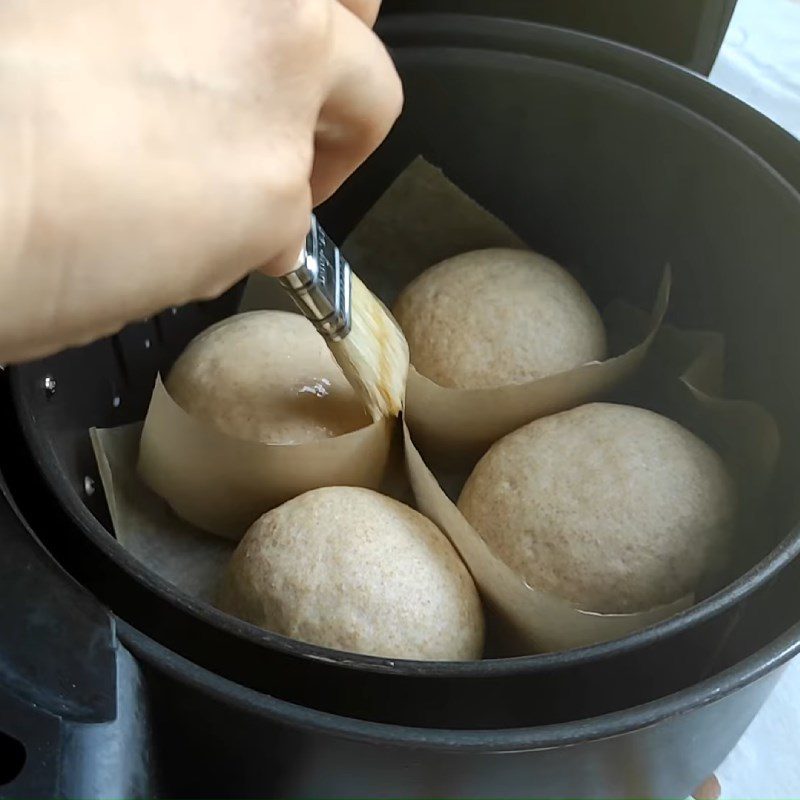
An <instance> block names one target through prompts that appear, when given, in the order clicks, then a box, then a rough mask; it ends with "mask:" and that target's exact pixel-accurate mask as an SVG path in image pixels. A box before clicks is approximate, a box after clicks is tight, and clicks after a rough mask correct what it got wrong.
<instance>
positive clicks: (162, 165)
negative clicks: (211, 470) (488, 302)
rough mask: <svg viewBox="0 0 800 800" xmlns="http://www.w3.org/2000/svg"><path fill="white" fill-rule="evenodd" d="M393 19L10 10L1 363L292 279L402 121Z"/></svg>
mask: <svg viewBox="0 0 800 800" xmlns="http://www.w3.org/2000/svg"><path fill="white" fill-rule="evenodd" d="M378 5H379V0H346V1H345V0H342V1H341V2H336V0H267V1H265V0H158V2H154V3H145V2H141V0H117V2H114V3H107V2H105V1H104V0H60V2H58V3H51V2H47V1H46V0H7V2H5V3H3V4H2V7H0V114H2V119H3V124H2V126H0V363H3V362H12V361H18V360H24V359H29V358H34V357H37V356H41V355H43V354H46V353H48V352H52V351H55V350H57V349H60V348H62V347H65V346H68V345H77V344H81V343H84V342H86V341H89V340H91V339H94V338H97V337H99V336H102V335H105V334H108V333H111V332H113V331H115V330H118V329H119V328H120V327H122V326H123V325H124V324H125V323H127V322H129V321H132V320H134V319H140V318H143V317H146V316H148V315H150V314H152V313H154V312H156V311H159V310H161V309H163V308H166V307H168V306H173V305H180V304H182V303H185V302H188V301H191V300H197V299H203V298H210V297H213V296H216V295H218V294H220V293H221V292H223V291H224V290H225V289H227V288H228V287H229V286H231V285H232V284H233V283H234V282H236V281H237V280H238V279H239V278H241V277H242V276H244V275H245V274H247V273H248V272H249V271H251V270H253V269H255V268H256V267H259V266H261V267H263V268H264V269H265V270H266V271H268V272H270V273H271V274H281V273H282V272H285V271H287V270H288V269H290V268H291V266H292V264H293V263H294V261H295V259H296V257H297V253H298V252H299V250H300V246H301V243H302V241H303V239H304V236H305V233H306V230H307V226H308V222H309V214H310V211H311V208H312V205H315V204H317V203H319V202H321V201H322V200H324V199H325V198H327V197H328V196H329V195H330V194H331V193H332V192H333V191H335V190H336V188H338V186H339V185H340V184H341V183H342V182H343V181H344V180H345V179H346V178H347V176H348V175H349V174H350V173H351V172H352V171H353V170H354V169H355V168H356V167H357V166H358V165H359V164H360V163H361V162H362V161H363V160H364V159H365V158H366V157H367V156H368V155H369V154H370V153H371V152H372V150H373V149H374V148H375V147H376V146H377V145H378V144H379V143H380V142H381V141H382V139H383V138H384V136H385V135H386V133H387V132H388V130H389V128H390V127H391V125H392V124H393V122H394V120H395V118H396V116H397V114H398V113H399V109H400V106H401V103H402V93H401V88H400V84H399V79H398V78H397V75H396V73H395V71H394V67H393V65H392V64H391V61H390V59H389V57H388V55H387V53H386V51H385V50H384V48H383V46H382V45H381V44H380V42H379V41H378V39H377V38H376V37H375V36H374V34H373V33H372V31H371V30H370V27H369V26H370V25H371V24H372V23H373V22H374V17H375V15H376V14H377V9H378ZM264 265H266V266H264Z"/></svg>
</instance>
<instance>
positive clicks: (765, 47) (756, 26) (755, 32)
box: [711, 0, 800, 800]
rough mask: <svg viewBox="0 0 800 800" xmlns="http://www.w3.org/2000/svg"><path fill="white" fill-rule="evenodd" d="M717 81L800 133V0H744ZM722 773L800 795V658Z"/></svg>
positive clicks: (732, 780) (725, 788)
mask: <svg viewBox="0 0 800 800" xmlns="http://www.w3.org/2000/svg"><path fill="white" fill-rule="evenodd" d="M711 80H712V82H714V83H715V84H717V85H718V86H720V87H721V88H723V89H725V90H726V91H728V92H730V93H731V94H735V95H736V96H737V97H739V98H740V99H742V100H744V101H745V102H747V103H749V104H750V105H752V106H755V107H756V108H757V109H758V110H759V111H761V112H762V113H763V114H765V115H766V116H768V117H770V118H771V119H773V120H774V121H775V122H777V123H778V124H780V125H782V126H783V127H784V128H786V129H787V130H789V131H790V132H792V133H794V135H795V136H797V137H798V138H800V0H738V3H737V7H736V11H735V12H734V16H733V19H732V20H731V25H730V28H729V29H728V33H727V35H726V37H725V41H724V42H723V45H722V49H721V50H720V54H719V57H718V58H717V63H716V64H715V65H714V69H713V71H712V72H711ZM798 258H800V253H798ZM717 777H718V778H719V781H720V783H721V785H722V797H723V798H728V799H729V800H745V799H746V798H762V799H763V800H784V798H800V659H795V661H794V662H792V663H791V664H789V666H788V668H787V670H786V672H785V674H784V675H783V677H782V678H781V681H780V683H779V684H778V687H777V688H776V689H775V692H774V693H773V694H772V696H771V697H770V698H769V700H768V701H767V703H766V705H765V706H764V708H763V709H762V710H761V712H760V713H759V715H758V716H757V717H756V719H755V721H754V722H753V724H752V725H751V726H750V728H748V730H747V732H746V733H745V735H744V736H743V737H742V739H741V740H740V742H739V744H738V745H737V746H736V748H735V749H734V750H733V752H732V753H731V754H730V755H729V756H728V758H727V759H726V761H725V762H724V763H723V764H722V766H721V767H720V768H719V769H718V770H717Z"/></svg>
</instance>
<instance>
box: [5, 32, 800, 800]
mask: <svg viewBox="0 0 800 800" xmlns="http://www.w3.org/2000/svg"><path fill="white" fill-rule="evenodd" d="M384 34H385V36H386V38H387V40H388V41H389V43H390V45H392V46H393V47H394V54H395V56H396V58H397V63H398V67H399V69H400V71H401V73H402V74H403V77H404V80H405V85H406V95H407V100H406V111H405V114H404V116H403V118H402V119H401V121H400V123H399V124H398V126H397V128H396V130H395V131H394V132H393V133H392V135H391V137H390V139H389V140H388V141H387V143H386V145H385V146H384V147H383V148H381V150H380V151H379V153H378V154H376V156H375V157H374V158H373V159H371V161H370V162H369V163H368V164H367V165H366V167H365V168H364V169H363V170H362V171H361V172H360V173H359V175H358V176H356V178H355V179H354V180H353V181H352V182H351V183H350V184H348V185H347V186H346V187H345V189H344V191H343V192H342V193H341V194H340V195H339V196H338V197H337V199H336V201H335V202H334V203H332V204H330V205H329V206H328V207H326V208H324V209H323V210H322V217H323V221H324V223H325V224H326V226H327V227H328V228H329V231H330V232H331V233H332V234H334V235H335V236H337V237H340V238H341V237H342V236H343V235H344V234H345V233H346V232H347V230H348V229H349V228H350V227H351V226H352V225H353V224H354V222H355V221H356V220H357V219H358V218H359V216H360V215H361V214H362V213H363V211H364V210H365V209H366V208H367V207H368V206H369V204H370V203H371V202H372V201H373V200H374V199H375V198H376V197H377V195H378V194H379V193H380V191H381V190H382V189H383V188H384V187H385V186H386V185H387V183H388V182H389V181H390V180H391V179H392V178H393V177H394V175H396V174H397V172H398V171H399V170H400V169H401V168H402V167H403V166H404V165H405V163H407V161H408V160H409V159H411V158H413V157H414V156H416V155H417V154H418V153H422V154H423V155H425V156H426V157H427V158H429V160H431V161H433V162H434V163H437V164H439V165H440V166H442V167H443V168H444V169H445V170H446V171H447V173H448V174H449V175H450V176H451V177H452V178H453V179H454V180H455V181H456V182H457V183H459V184H460V185H462V186H463V187H464V188H465V189H466V190H467V191H468V192H469V193H470V194H472V195H473V196H475V197H476V199H478V200H479V201H480V202H482V203H484V204H485V205H486V206H487V207H489V208H491V209H492V210H493V211H495V212H496V213H498V214H500V215H501V216H502V217H504V218H505V219H506V220H507V221H508V222H509V223H510V224H512V225H513V226H514V227H515V228H517V230H518V231H519V232H520V233H521V234H522V235H523V236H524V237H526V239H527V240H528V241H529V242H530V243H531V245H532V246H534V247H537V248H538V249H541V250H543V251H544V252H545V253H547V254H548V255H552V256H554V257H555V258H557V259H559V260H561V261H562V262H564V263H565V264H567V266H570V267H574V268H576V269H580V270H581V271H582V272H583V273H584V274H585V275H586V276H587V284H588V286H589V288H590V290H591V291H592V293H593V295H594V297H595V298H596V299H597V300H598V302H600V303H601V304H602V303H603V302H605V301H607V300H610V299H612V298H613V297H614V296H615V292H617V291H618V290H619V287H620V286H624V287H626V296H627V297H628V299H629V300H632V301H634V302H637V303H639V304H642V305H645V304H646V303H647V301H648V300H649V299H650V298H651V297H652V291H653V289H654V286H655V285H656V283H657V281H658V278H659V275H660V273H661V271H662V269H663V267H664V264H665V263H666V262H671V264H672V267H673V270H674V274H675V290H674V294H673V304H672V308H673V311H672V314H673V319H674V320H675V321H676V322H678V323H680V324H682V325H685V326H704V327H711V328H714V329H717V330H721V331H723V332H724V333H725V334H726V337H727V341H728V346H729V359H728V360H729V363H728V373H729V376H730V385H729V390H730V391H731V392H732V393H733V394H737V395H742V396H745V397H751V398H753V399H756V400H758V401H759V402H761V403H763V404H764V405H766V406H767V407H768V408H769V409H770V410H771V411H772V413H773V414H774V415H775V417H776V419H777V420H778V421H779V423H780V425H781V428H782V432H783V436H784V456H783V461H782V463H781V467H780V475H779V480H778V482H777V485H776V488H775V495H774V497H773V498H771V507H772V511H773V513H772V514H771V515H770V520H769V523H768V524H765V525H764V528H763V530H761V531H760V534H761V535H760V537H759V539H758V541H757V542H755V543H754V547H753V548H752V552H750V553H748V559H749V561H748V564H747V566H745V567H743V569H742V574H740V575H738V576H736V582H735V583H734V585H733V588H731V589H728V590H726V591H724V592H721V593H719V595H716V596H714V597H711V598H708V599H706V601H705V602H704V603H703V604H701V606H698V609H696V610H694V611H693V612H691V613H690V614H689V615H686V616H685V617H683V618H682V619H677V620H675V621H673V622H671V623H669V624H668V625H666V626H664V627H662V628H659V629H653V630H652V631H649V632H644V633H643V634H642V636H641V638H639V639H637V640H636V641H635V646H631V647H630V648H628V649H624V651H623V650H619V649H618V652H614V653H613V654H612V653H611V652H610V651H609V652H608V653H607V654H605V655H604V656H602V657H597V658H596V659H595V661H594V662H591V661H586V662H583V663H578V662H577V661H573V662H570V664H567V662H568V661H569V656H568V655H565V656H564V657H563V663H562V662H559V661H558V660H555V661H553V662H543V661H541V660H540V661H536V660H534V659H532V660H531V661H530V663H529V664H528V663H527V662H519V663H518V664H516V665H511V667H509V666H508V665H503V664H499V665H498V666H493V665H492V662H486V664H485V666H483V667H480V668H479V669H477V670H476V672H475V674H474V675H472V676H470V677H469V680H467V679H466V678H465V679H463V680H461V679H456V678H453V677H452V676H451V677H449V678H444V677H442V676H440V675H439V676H437V675H435V674H433V673H431V674H430V675H426V674H424V671H422V672H421V673H420V674H419V675H406V676H405V677H404V678H402V679H401V678H400V677H398V676H393V675H392V674H391V672H386V671H384V672H374V673H373V672H370V671H369V670H359V669H350V668H349V667H347V666H346V665H330V664H327V665H326V664H324V663H323V662H321V661H319V660H316V661H315V660H314V659H313V658H310V657H308V656H307V654H305V653H304V652H302V648H296V649H295V651H292V650H289V649H286V648H284V649H283V650H281V649H279V648H276V647H274V646H273V645H271V644H270V643H269V642H268V641H266V640H264V641H261V640H258V639H257V638H252V639H251V640H246V639H245V638H243V637H241V636H239V635H238V633H237V629H235V628H233V627H230V628H228V627H226V626H225V624H224V623H217V622H214V621H213V620H211V619H210V618H209V617H208V616H207V615H205V612H204V611H203V609H198V608H197V607H196V606H195V605H193V604H192V603H190V602H188V601H187V600H186V599H185V598H180V597H178V596H176V595H175V594H174V593H170V592H169V591H167V590H166V589H165V588H164V587H163V586H160V585H158V584H157V582H155V581H153V579H152V576H149V575H148V574H147V571H146V570H143V569H142V568H141V567H140V566H137V565H136V564H134V563H132V561H131V559H130V558H127V559H126V558H125V555H124V553H122V552H121V551H120V548H119V547H118V546H117V545H116V543H115V542H114V541H113V540H112V539H111V538H110V537H109V536H108V534H107V533H106V532H105V531H104V530H103V529H102V524H101V523H102V522H104V521H106V519H105V517H104V512H103V508H102V495H101V492H100V491H99V484H98V483H97V476H96V472H94V471H93V470H94V465H93V462H92V457H91V451H90V448H89V445H88V440H87V436H86V430H87V428H88V427H89V426H90V425H110V424H119V423H121V422H125V421H129V420H130V419H135V418H137V417H141V414H142V412H143V410H144V408H145V407H146V404H147V399H148V397H149V391H150V387H151V386H152V379H153V376H154V374H155V372H156V370H158V369H165V368H167V367H168V366H169V363H170V359H171V358H174V356H175V355H176V354H177V352H179V350H180V348H181V347H182V346H183V344H184V343H185V341H186V340H187V335H190V334H189V333H188V332H189V331H190V330H193V331H194V332H197V331H198V330H201V329H202V328H203V327H205V326H207V325H208V324H211V323H212V322H213V321H215V320H216V319H218V318H219V317H220V316H223V315H225V314H227V313H230V312H231V310H232V309H233V308H234V307H235V299H236V298H235V292H234V293H232V294H230V295H228V296H226V297H223V298H221V299H220V300H219V301H216V302H214V303H210V304H200V305H197V306H193V307H190V308H187V309H181V310H180V311H178V312H177V313H175V314H174V313H173V312H172V311H171V310H167V311H166V312H164V314H161V315H158V317H157V318H154V319H152V320H149V321H147V322H143V323H140V324H137V325H134V326H130V327H129V328H127V329H126V330H125V331H124V332H123V333H121V334H120V335H119V336H118V337H115V338H114V339H113V340H107V341H105V342H100V343H97V344H95V345H91V346H89V347H88V348H82V349H80V350H75V351H70V352H68V353H65V354H61V355H58V356H55V357H53V358H50V359H46V360H45V361H42V362H38V363H36V364H30V365H26V366H24V367H20V368H14V369H11V370H7V371H6V372H5V373H3V375H2V382H1V383H0V412H2V413H0V429H1V430H2V447H0V474H2V476H3V479H4V482H5V494H4V499H3V500H2V502H0V536H2V542H3V547H4V557H3V559H2V560H1V561H0V569H2V570H3V580H2V581H0V597H2V606H0V607H2V608H3V609H4V612H3V614H2V615H0V641H3V642H4V643H9V644H8V645H7V646H5V645H4V654H3V655H4V657H3V659H2V660H0V670H1V671H0V683H1V684H2V686H3V690H2V692H3V696H2V699H0V715H2V716H1V717H0V720H1V721H0V730H2V731H4V732H5V733H6V734H8V736H7V737H6V739H7V740H8V741H6V740H4V739H3V738H2V737H0V756H3V757H5V756H6V755H8V756H9V758H13V757H15V755H14V754H15V753H16V754H17V755H16V757H17V763H18V764H19V758H18V756H19V744H16V745H15V744H14V742H21V743H22V746H23V747H24V749H25V751H26V760H25V761H24V763H22V764H21V765H20V769H19V772H18V774H15V775H12V773H11V771H9V772H8V774H7V775H6V781H7V785H6V787H4V788H3V789H2V790H0V791H2V792H5V793H7V794H8V795H9V796H32V795H39V796H49V795H56V794H60V795H66V796H98V797H99V796H142V795H148V796H175V797H177V796H235V795H238V796H342V797H344V796H350V797H352V796H390V795H392V796H399V795H408V796H436V795H440V796H527V797H535V796H631V795H637V796H685V795H686V794H687V793H688V792H689V791H690V790H691V788H692V787H693V786H694V785H695V784H697V783H698V782H699V781H700V780H702V779H703V778H704V777H705V776H706V775H707V774H708V773H709V772H710V771H712V770H713V769H714V768H715V767H716V766H717V765H718V763H719V762H720V761H721V760H722V758H723V757H724V755H725V754H726V753H727V752H728V751H729V750H730V748H731V747H732V746H733V744H734V743H735V741H736V740H737V739H738V737H739V736H740V735H741V733H742V731H743V730H744V729H745V727H746V726H747V724H748V723H749V722H750V720H751V719H752V717H753V715H754V714H755V712H756V711H757V709H758V708H759V707H760V705H761V704H762V703H763V701H764V699H765V698H766V696H767V695H768V693H769V691H770V689H771V688H772V686H773V685H774V682H775V681H776V680H777V676H778V672H777V671H776V670H777V668H778V667H779V666H780V665H781V664H782V663H784V662H785V660H786V658H788V657H789V656H790V655H792V654H793V653H794V652H795V651H796V649H797V646H798V641H799V640H800V630H798V627H797V625H798V621H799V620H800V601H798V599H797V597H796V591H794V587H795V586H796V585H797V579H798V574H797V573H798V568H797V562H796V560H794V556H795V555H796V553H797V550H798V547H800V544H798V540H799V539H800V536H798V531H797V530H796V529H795V528H793V523H794V522H795V521H796V518H797V512H798V508H797V498H796V496H795V495H796V492H795V491H794V489H793V486H794V485H796V484H795V483H794V476H795V475H796V474H797V470H798V465H800V427H799V425H798V420H797V419H796V414H795V409H796V408H797V407H798V403H800V371H798V370H796V369H793V368H792V364H791V361H790V359H789V356H790V355H791V352H792V348H793V347H794V342H796V341H797V339H798V338H800V318H798V316H797V315H796V314H795V313H794V300H793V298H794V297H797V296H798V294H800V275H799V274H798V272H797V269H796V266H795V259H796V253H797V252H800V224H798V220H800V198H799V197H798V194H797V190H798V187H800V156H799V155H798V148H797V144H796V142H794V141H792V140H790V138H789V137H788V136H786V135H784V134H782V133H781V132H780V131H778V130H777V129H776V128H775V127H774V126H772V125H771V124H770V123H769V122H768V121H766V120H765V119H763V118H761V117H760V116H759V115H758V114H756V113H755V112H753V111H751V110H749V109H747V108H745V107H744V106H742V105H741V104H739V103H737V102H736V101H734V100H732V99H730V98H727V97H725V96H724V95H722V94H721V93H720V92H718V91H717V90H715V89H713V88H712V87H709V86H708V85H706V84H705V83H704V82H702V81H701V80H700V79H698V78H695V77H693V76H691V75H689V74H687V73H685V72H684V71H682V70H679V69H677V68H674V67H670V66H669V65H667V64H666V63H664V62H661V61H659V60H658V59H654V58H651V57H647V56H644V55H642V54H640V53H637V52H635V51H632V50H628V49H626V48H623V47H619V46H615V45H611V44H609V43H605V42H601V41H598V40H595V39H593V38H591V37H587V36H582V35H579V34H574V33H567V32H564V31H558V30H553V29H548V28H543V27H539V26H535V25H527V24H522V23H512V22H502V21H497V20H494V21H491V20H479V21H476V20H475V19H469V18H458V17H449V18H444V17H430V18H426V19H424V20H423V19H415V18H397V19H395V20H390V21H388V22H387V23H386V24H385V27H384ZM187 319H189V320H190V321H191V324H190V325H189V326H188V327H187V326H185V325H183V321H185V320H187ZM179 321H181V322H180V325H179ZM48 377H49V378H51V379H52V380H51V381H50V382H45V378H48ZM48 387H49V388H48ZM115 415H116V416H115ZM17 420H19V424H18V423H17ZM87 478H88V482H87ZM90 522H91V523H92V524H91V525H90V524H89V523H90ZM752 564H756V566H755V567H754V568H751V569H748V568H747V567H749V566H750V565H752ZM64 569H66V570H68V572H69V574H68V573H67V572H65V571H64ZM612 658H613V659H614V660H612ZM616 659H619V660H616ZM543 664H546V665H547V666H542V665H543ZM512 667H513V668H512ZM570 669H573V670H575V671H574V672H573V673H572V680H567V679H566V677H565V676H567V675H569V670H570ZM548 680H550V681H553V683H552V684H550V688H549V691H548V690H547V688H546V687H547V686H548V684H547V681H548ZM613 686H617V687H618V688H617V689H615V690H614V691H615V692H618V693H619V694H615V695H613V696H612V695H609V694H607V693H608V692H610V691H612V689H611V687H613ZM626 693H627V694H626ZM387 694H391V695H392V696H391V697H390V698H389V699H388V700H386V701H385V702H384V700H383V699H382V697H384V696H386V695H387ZM389 701H391V703H390V704H389ZM465 703H466V704H470V703H471V704H472V705H470V706H469V707H468V708H466V709H465V710H462V711H459V707H463V706H464V704H465ZM482 709H485V714H484V713H483V711H482ZM401 712H402V713H403V715H404V716H403V717H400V716H397V717H396V718H394V719H393V718H392V716H393V715H395V714H397V715H399V714H400V713H401ZM447 719H451V720H453V724H451V725H448V724H447V722H446V720H447ZM481 721H483V723H481ZM392 722H394V724H391V723H392ZM9 737H10V738H9ZM0 760H4V758H0ZM9 776H11V777H9ZM0 780H2V776H1V775H0Z"/></svg>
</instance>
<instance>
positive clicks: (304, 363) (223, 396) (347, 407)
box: [165, 311, 371, 444]
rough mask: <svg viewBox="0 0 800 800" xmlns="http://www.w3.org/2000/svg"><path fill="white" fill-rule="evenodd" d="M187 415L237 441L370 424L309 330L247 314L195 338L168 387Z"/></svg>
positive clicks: (330, 432)
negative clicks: (213, 426)
mask: <svg viewBox="0 0 800 800" xmlns="http://www.w3.org/2000/svg"><path fill="white" fill-rule="evenodd" d="M165 385H166V388H167V391H168V392H169V393H170V395H171V396H172V398H173V399H174V400H175V401H176V402H177V403H178V405H180V406H181V407H182V408H183V409H184V410H185V411H188V412H189V413H190V414H193V415H195V416H197V417H199V418H200V419H203V420H206V421H207V422H210V423H212V424H213V425H215V426H216V427H217V428H218V429H219V430H222V431H223V432H225V433H227V434H229V435H231V436H234V437H236V438H239V439H247V440H252V441H260V442H264V443H266V444H302V443H304V442H310V441H315V440H319V439H325V438H327V437H330V436H338V435H340V434H343V433H348V432H350V431H354V430H357V429H358V428H363V427H364V426H366V425H369V424H370V423H371V419H370V417H369V416H368V415H367V413H366V411H365V410H364V407H363V406H362V404H361V402H360V401H359V399H358V397H357V396H356V393H355V392H354V390H353V388H352V387H351V386H350V384H349V383H348V381H347V379H346V378H345V377H344V374H343V373H342V371H341V369H340V368H339V366H338V364H337V363H336V361H335V360H334V358H333V356H332V355H331V353H330V351H329V350H328V348H327V346H326V344H325V342H324V340H323V338H322V336H320V335H319V334H318V333H317V331H316V330H315V329H314V326H313V325H312V324H311V323H310V322H309V321H308V320H307V319H305V318H304V317H301V316H300V315H299V314H292V313H289V312H286V311H252V312H249V313H246V314H238V315H236V316H234V317H230V318H228V319H226V320H223V321H222V322H220V323H219V324H217V325H214V326H213V327H211V328H209V329H208V330H207V331H204V332H203V333H201V334H200V335H199V336H198V337H197V338H195V339H194V340H193V341H192V342H191V343H190V344H189V346H188V347H187V348H186V350H185V351H184V352H183V354H182V355H181V356H180V358H178V360H177V361H176V362H175V365H174V366H173V368H172V371H171V372H170V374H169V377H168V378H167V380H166V382H165Z"/></svg>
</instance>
